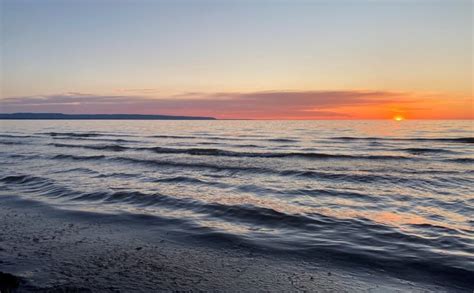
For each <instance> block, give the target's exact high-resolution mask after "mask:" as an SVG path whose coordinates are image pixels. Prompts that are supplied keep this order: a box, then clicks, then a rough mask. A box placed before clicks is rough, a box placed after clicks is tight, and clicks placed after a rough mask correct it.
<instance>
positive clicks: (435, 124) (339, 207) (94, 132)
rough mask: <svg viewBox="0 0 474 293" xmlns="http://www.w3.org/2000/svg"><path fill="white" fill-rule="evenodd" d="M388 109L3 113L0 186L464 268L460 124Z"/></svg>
mask: <svg viewBox="0 0 474 293" xmlns="http://www.w3.org/2000/svg"><path fill="white" fill-rule="evenodd" d="M394 120H397V121H401V120H403V123H396V122H395V121H34V122H28V121H15V122H11V121H5V122H2V124H1V132H0V144H1V146H2V147H1V151H0V160H1V164H2V167H3V168H2V170H1V171H0V172H1V174H0V175H1V179H0V180H1V181H0V182H1V184H2V191H1V194H4V195H9V194H10V195H11V194H13V195H18V196H21V197H24V198H29V199H35V200H40V201H43V202H45V203H48V204H51V205H54V206H56V207H58V208H67V209H79V210H87V211H94V212H99V213H109V214H116V215H117V217H120V215H122V214H123V213H124V212H125V213H128V214H130V215H136V216H139V215H147V216H150V217H152V218H156V219H162V220H163V221H165V222H167V221H171V220H174V221H179V222H180V223H182V224H181V226H180V228H179V230H180V231H181V233H184V234H189V235H193V236H196V235H199V236H206V235H213V237H218V235H221V236H222V237H235V239H239V242H242V243H244V242H246V241H248V242H249V245H250V243H251V244H252V245H255V246H257V247H261V248H265V247H266V248H267V249H270V248H271V249H275V250H276V251H287V252H288V251H289V252H295V253H310V255H313V254H317V253H321V251H325V253H329V254H331V253H334V254H335V255H337V254H338V253H339V251H340V250H343V251H344V252H345V253H346V254H348V255H352V256H354V257H356V256H357V257H362V256H363V257H366V258H369V259H373V260H375V261H376V260H378V259H379V258H380V259H385V260H386V259H390V260H391V261H392V262H408V261H410V262H413V261H415V262H419V263H426V264H428V263H431V262H433V263H437V265H444V266H448V267H456V268H462V269H464V270H468V271H473V270H474V267H473V263H474V262H473V261H472V260H474V255H473V253H472V252H473V249H474V244H473V240H472V239H473V237H474V229H473V228H472V227H473V222H472V214H474V197H473V194H474V193H473V189H472V186H473V182H474V172H473V170H472V163H473V162H474V152H473V148H472V146H473V143H474V139H473V137H472V133H473V125H472V123H471V122H469V121H412V120H410V121H408V120H404V118H403V117H402V116H400V117H395V118H394ZM217 232H218V234H215V233H217ZM216 235H217V236H216ZM308 251H309V252H308ZM375 252H376V253H375ZM466 260H470V261H466Z"/></svg>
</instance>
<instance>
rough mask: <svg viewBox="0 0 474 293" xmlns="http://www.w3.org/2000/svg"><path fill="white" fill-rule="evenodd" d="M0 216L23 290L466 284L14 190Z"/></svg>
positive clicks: (4, 244)
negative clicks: (194, 233) (201, 238)
mask: <svg viewBox="0 0 474 293" xmlns="http://www.w3.org/2000/svg"><path fill="white" fill-rule="evenodd" d="M0 218H1V219H0V272H3V273H8V274H12V275H14V276H17V277H18V278H19V280H20V286H19V288H18V291H19V292H29V291H34V292H41V291H54V290H56V291H60V292H97V291H101V292H107V291H108V292H117V291H122V292H130V291H134V292H135V291H136V292H150V291H175V290H187V291H190V290H192V291H227V292H229V291H230V292H236V291H246V292H249V291H279V292H290V291H291V292H295V291H310V292H400V290H401V291H405V292H426V291H437V292H463V291H464V290H463V288H450V287H449V286H448V284H444V285H446V286H443V284H430V283H418V282H412V281H406V280H402V279H398V278H395V277H392V276H389V275H384V274H383V273H377V272H375V271H370V270H360V269H358V268H355V267H354V268H341V267H338V266H336V265H334V264H331V263H329V262H309V261H304V260H301V259H298V258H291V257H287V256H281V257H280V256H275V255H273V256H271V255H266V254H265V253H260V252H255V251H252V250H249V249H247V248H245V247H239V245H238V244H236V245H234V246H233V247H226V248H221V249H219V248H215V247H204V246H202V245H197V244H196V243H192V242H186V240H184V239H183V240H181V241H180V240H176V239H177V238H176V237H173V236H172V234H173V232H172V230H170V229H169V228H168V229H167V230H168V232H164V231H165V230H162V231H160V230H161V229H160V225H159V224H158V225H152V226H156V227H155V228H156V229H152V230H150V227H149V226H148V227H146V226H140V225H137V224H135V223H130V222H127V223H126V224H125V222H124V221H123V220H117V217H116V216H115V215H100V216H99V215H97V214H94V213H91V212H82V211H81V212H78V211H71V210H66V209H58V208H55V207H52V206H49V205H45V204H43V203H40V202H38V201H32V200H28V199H22V198H19V197H16V196H10V197H9V196H3V197H2V198H0ZM61 290H62V291H61ZM68 290H69V291H68ZM466 291H467V289H466Z"/></svg>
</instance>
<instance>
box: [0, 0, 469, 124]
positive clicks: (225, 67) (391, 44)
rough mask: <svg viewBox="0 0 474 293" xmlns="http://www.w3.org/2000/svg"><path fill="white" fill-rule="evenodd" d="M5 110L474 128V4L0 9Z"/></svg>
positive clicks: (4, 4) (147, 2)
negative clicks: (453, 123)
mask: <svg viewBox="0 0 474 293" xmlns="http://www.w3.org/2000/svg"><path fill="white" fill-rule="evenodd" d="M0 3H1V6H0V12H1V14H0V17H1V19H0V21H1V22H0V24H1V26H0V57H1V59H0V74H1V75H0V86H1V91H0V112H3V113H11V112H62V113H134V114H140V113H143V114H169V115H173V114H174V115H193V116H198V115H202V116H213V117H217V118H222V119H245V118H249V119H391V118H393V117H394V116H397V115H402V116H404V117H405V118H407V119H473V118H474V100H473V89H472V85H473V67H474V66H473V49H474V43H473V38H474V36H473V1H471V0H438V1H435V0H398V1H395V0H359V1H356V0H350V1H349V0H332V1H329V0H328V1H317V0H314V1H309V0H307V1H300V0H286V1H285V0H274V1H270V0H227V1H226V0H213V1H206V0H202V1H199V0H188V1H185V0H168V1H160V0H134V1H132V0H129V1H125V0H114V1H113V0H0Z"/></svg>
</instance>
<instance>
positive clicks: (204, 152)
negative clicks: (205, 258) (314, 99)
mask: <svg viewBox="0 0 474 293" xmlns="http://www.w3.org/2000/svg"><path fill="white" fill-rule="evenodd" d="M52 145H53V146H55V147H65V148H67V147H69V148H84V149H92V150H108V151H114V152H122V151H125V150H134V151H152V152H154V153H157V154H187V155H193V156H216V157H249V158H306V159H353V160H407V159H411V160H413V158H410V157H405V156H396V155H346V154H326V153H309V152H237V151H230V150H223V149H215V148H168V147H126V146H121V145H79V144H58V143H54V144H52Z"/></svg>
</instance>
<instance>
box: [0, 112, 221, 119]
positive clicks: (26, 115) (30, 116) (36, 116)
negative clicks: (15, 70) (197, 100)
mask: <svg viewBox="0 0 474 293" xmlns="http://www.w3.org/2000/svg"><path fill="white" fill-rule="evenodd" d="M0 120H217V119H216V118H214V117H200V116H173V115H142V114H62V113H9V114H0Z"/></svg>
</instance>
